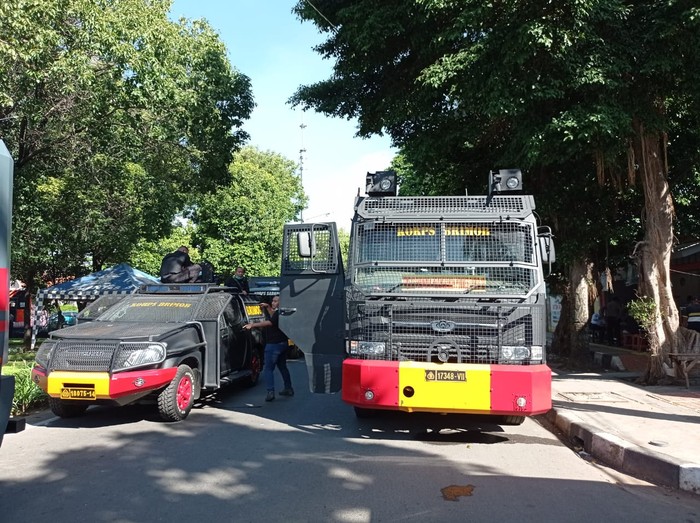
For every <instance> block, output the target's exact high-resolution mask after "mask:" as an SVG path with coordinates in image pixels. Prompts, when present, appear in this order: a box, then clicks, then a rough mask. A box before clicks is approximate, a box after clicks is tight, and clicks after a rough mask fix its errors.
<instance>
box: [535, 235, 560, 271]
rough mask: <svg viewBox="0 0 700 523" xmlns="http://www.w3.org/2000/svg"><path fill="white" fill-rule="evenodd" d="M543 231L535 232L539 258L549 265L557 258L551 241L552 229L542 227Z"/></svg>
mask: <svg viewBox="0 0 700 523" xmlns="http://www.w3.org/2000/svg"><path fill="white" fill-rule="evenodd" d="M543 229H545V231H544V232H539V231H538V234H537V241H538V244H539V247H540V258H542V264H543V265H544V264H545V263H547V264H549V265H550V270H551V265H552V264H553V263H554V262H555V261H556V260H557V256H556V252H555V250H554V242H553V241H552V231H551V229H550V228H549V227H544V228H543Z"/></svg>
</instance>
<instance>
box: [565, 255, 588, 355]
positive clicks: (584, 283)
mask: <svg viewBox="0 0 700 523" xmlns="http://www.w3.org/2000/svg"><path fill="white" fill-rule="evenodd" d="M592 270H593V264H592V263H590V262H588V261H577V262H574V263H573V264H572V266H571V270H570V273H569V274H570V281H571V287H569V289H570V290H571V295H572V296H571V300H570V305H571V316H570V320H571V321H570V325H571V330H570V332H569V345H570V346H571V351H570V353H569V358H570V359H571V362H572V364H580V363H587V362H588V360H589V356H590V348H589V346H588V294H589V282H590V281H591V278H592V276H591V274H592Z"/></svg>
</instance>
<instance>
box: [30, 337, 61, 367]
mask: <svg viewBox="0 0 700 523" xmlns="http://www.w3.org/2000/svg"><path fill="white" fill-rule="evenodd" d="M55 346H56V342H55V341H53V340H44V342H43V343H42V344H41V345H40V346H39V348H38V349H37V351H36V356H35V357H34V360H35V361H36V363H37V365H39V366H41V367H44V368H45V369H48V368H49V360H50V359H51V353H52V352H53V349H54V347H55Z"/></svg>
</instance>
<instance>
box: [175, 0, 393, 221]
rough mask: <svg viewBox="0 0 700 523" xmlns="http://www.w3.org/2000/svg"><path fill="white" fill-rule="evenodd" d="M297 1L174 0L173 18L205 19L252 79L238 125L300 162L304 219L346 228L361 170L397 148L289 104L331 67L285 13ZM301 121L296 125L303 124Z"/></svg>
mask: <svg viewBox="0 0 700 523" xmlns="http://www.w3.org/2000/svg"><path fill="white" fill-rule="evenodd" d="M295 3H296V2H295V0H175V1H174V2H173V7H172V9H171V16H172V17H173V18H179V17H181V16H182V17H185V18H190V19H196V18H205V19H207V20H208V21H209V23H210V24H211V25H212V27H214V29H215V30H216V31H217V32H218V33H219V35H220V37H221V39H222V41H223V42H224V43H225V44H226V47H227V49H228V54H229V59H230V61H231V64H232V65H233V66H234V67H235V68H237V69H238V70H239V71H241V72H242V73H243V74H245V75H247V76H248V77H250V79H251V82H252V86H253V96H254V97H255V101H256V104H257V107H256V108H255V110H254V111H253V115H252V117H251V119H250V120H248V121H247V122H246V124H245V125H244V129H245V130H246V131H247V132H248V133H249V134H250V136H251V139H250V142H249V144H250V145H253V146H256V147H258V148H259V149H261V150H269V151H273V152H276V153H279V154H281V155H283V156H285V157H286V158H289V159H290V160H293V161H295V162H297V163H299V160H300V150H301V149H305V150H306V152H305V153H304V161H303V172H302V179H303V183H304V189H305V191H306V194H307V195H308V196H309V206H308V208H307V209H306V210H305V211H304V213H303V219H304V221H335V222H337V223H338V226H339V227H341V228H344V229H346V230H349V225H350V219H351V218H352V206H353V202H354V199H355V195H356V194H357V190H358V188H360V187H362V188H363V189H364V179H365V174H366V173H367V172H368V171H370V172H374V171H380V170H383V169H385V168H387V167H388V166H389V162H390V161H391V159H392V158H393V156H394V154H395V153H396V151H395V150H394V149H392V148H391V147H390V140H389V138H388V137H386V136H384V137H374V138H371V139H368V140H363V139H361V138H355V137H354V135H355V132H356V122H354V121H351V122H350V121H346V120H342V119H338V118H328V117H326V116H323V115H321V114H318V113H315V112H313V111H306V112H303V111H301V110H299V109H292V108H291V107H290V106H289V105H288V104H287V103H286V101H287V100H288V99H289V97H290V96H291V95H292V94H293V93H294V91H295V90H296V89H297V87H298V86H299V85H302V84H310V83H314V82H316V81H319V80H324V79H326V78H328V77H330V74H331V72H332V66H333V64H332V63H331V62H329V61H327V60H323V59H322V58H321V57H320V56H319V55H318V54H317V53H316V52H314V51H313V46H314V45H316V44H318V43H321V42H322V41H323V40H324V37H323V35H321V34H319V33H318V31H317V30H316V27H315V26H314V25H313V24H310V23H303V24H302V23H301V22H300V21H299V20H298V19H297V18H296V17H295V16H294V15H293V14H292V12H291V10H292V7H293V6H294V4H295ZM302 124H303V125H305V127H304V128H303V129H302V128H301V125H302Z"/></svg>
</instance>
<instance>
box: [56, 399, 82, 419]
mask: <svg viewBox="0 0 700 523" xmlns="http://www.w3.org/2000/svg"><path fill="white" fill-rule="evenodd" d="M89 406H90V403H88V402H87V401H74V400H60V399H58V398H49V407H51V412H53V413H54V414H55V415H56V416H58V417H59V418H77V417H78V416H82V415H83V414H85V411H86V410H87V408H88V407H89Z"/></svg>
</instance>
